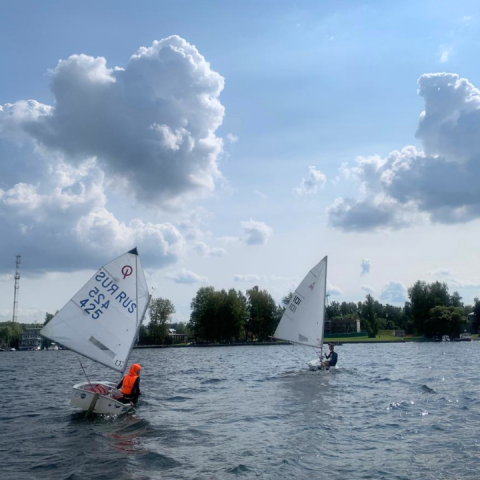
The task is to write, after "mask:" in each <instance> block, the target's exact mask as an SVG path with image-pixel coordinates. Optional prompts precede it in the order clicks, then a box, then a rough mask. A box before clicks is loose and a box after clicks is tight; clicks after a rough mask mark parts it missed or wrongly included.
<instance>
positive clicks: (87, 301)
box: [79, 265, 137, 320]
mask: <svg viewBox="0 0 480 480" xmlns="http://www.w3.org/2000/svg"><path fill="white" fill-rule="evenodd" d="M127 267H129V268H128V269H127ZM132 273H133V268H132V267H130V266H129V265H126V266H125V267H123V268H122V275H124V278H125V277H127V276H129V275H131V274H132ZM94 280H95V281H96V282H97V284H96V286H95V285H91V284H90V285H89V286H90V287H92V286H93V288H92V289H91V290H90V291H89V292H88V298H86V295H85V294H84V295H83V296H82V297H80V298H83V299H82V300H81V301H80V302H79V305H80V307H81V308H82V309H83V310H84V311H85V312H86V313H88V314H89V315H91V317H92V318H93V319H94V320H97V319H98V318H100V316H101V315H102V314H103V313H104V312H105V311H106V310H108V308H109V307H110V301H112V302H118V303H119V304H120V305H121V306H122V307H123V308H125V310H126V311H127V312H128V313H129V314H133V313H135V310H136V308H137V304H136V303H135V302H134V301H133V300H132V299H131V298H130V297H129V296H128V295H127V293H125V292H124V291H123V290H120V287H119V286H118V285H117V284H116V283H115V282H114V280H113V278H111V277H109V276H108V275H107V273H106V272H105V271H103V270H100V271H99V272H98V273H97V275H95V277H94Z"/></svg>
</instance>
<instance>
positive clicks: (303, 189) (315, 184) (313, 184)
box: [293, 167, 327, 197]
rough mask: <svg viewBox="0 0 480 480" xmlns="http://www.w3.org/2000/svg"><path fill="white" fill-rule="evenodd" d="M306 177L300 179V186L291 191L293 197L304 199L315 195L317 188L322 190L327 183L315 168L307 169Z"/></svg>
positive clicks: (323, 175)
mask: <svg viewBox="0 0 480 480" xmlns="http://www.w3.org/2000/svg"><path fill="white" fill-rule="evenodd" d="M308 169H309V172H308V177H307V178H302V181H301V182H300V185H299V186H298V187H296V188H294V189H293V193H294V195H296V196H297V197H304V196H309V195H315V194H316V193H317V192H318V189H319V188H324V187H325V184H326V183H327V177H326V175H325V174H323V173H322V172H321V171H320V170H317V169H316V168H315V167H308Z"/></svg>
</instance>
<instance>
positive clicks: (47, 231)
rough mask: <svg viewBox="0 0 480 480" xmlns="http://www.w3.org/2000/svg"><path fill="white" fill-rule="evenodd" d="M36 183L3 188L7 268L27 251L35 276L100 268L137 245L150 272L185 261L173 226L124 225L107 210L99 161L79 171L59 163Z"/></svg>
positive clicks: (0, 207)
mask: <svg viewBox="0 0 480 480" xmlns="http://www.w3.org/2000/svg"><path fill="white" fill-rule="evenodd" d="M38 180H39V181H38V183H37V184H26V183H18V184H16V185H14V186H13V187H12V188H10V189H8V190H2V189H0V221H1V222H2V225H3V227H4V228H5V231H6V232H8V235H5V236H4V237H3V239H2V240H3V248H2V249H1V250H0V259H1V260H2V261H1V262H0V264H1V265H3V266H4V267H3V268H7V265H8V264H7V262H6V261H4V259H5V260H6V258H4V257H5V256H8V255H10V252H11V251H19V252H29V258H28V265H29V269H30V270H31V271H33V272H35V271H37V272H45V271H64V270H67V271H69V270H72V269H73V270H74V269H78V268H82V269H84V268H94V267H98V266H99V265H101V264H102V263H104V262H105V261H106V260H107V259H108V258H110V257H111V256H114V255H119V254H121V253H123V252H125V251H127V250H129V249H131V248H133V247H134V246H138V247H139V250H140V252H141V255H142V258H144V261H145V263H146V264H149V265H151V267H161V266H166V265H169V264H172V263H175V262H176V261H177V260H179V259H180V258H182V257H184V256H185V253H186V243H185V239H184V238H183V236H182V235H181V233H180V232H179V231H178V230H177V229H176V228H175V227H174V226H173V225H172V224H169V223H161V224H152V223H145V222H143V221H142V220H140V219H133V220H131V221H130V222H129V223H124V222H120V221H119V220H117V218H116V217H115V216H114V215H113V214H112V213H111V212H110V211H109V210H107V208H106V195H105V191H104V188H105V184H104V175H103V172H102V171H101V170H100V169H99V168H98V166H97V164H96V162H95V161H87V162H85V163H83V164H81V165H78V166H75V167H72V166H69V165H68V164H65V163H63V162H61V161H58V162H57V163H56V164H54V165H53V166H52V165H50V166H48V168H46V169H45V171H44V174H43V177H40V178H38Z"/></svg>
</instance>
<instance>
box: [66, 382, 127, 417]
mask: <svg viewBox="0 0 480 480" xmlns="http://www.w3.org/2000/svg"><path fill="white" fill-rule="evenodd" d="M97 387H99V388H97ZM102 387H104V388H102ZM95 389H96V390H99V391H105V390H106V394H104V395H103V394H98V399H97V402H96V404H95V407H94V409H93V411H92V413H97V414H103V415H121V414H122V413H126V412H128V411H129V410H130V409H131V408H132V406H131V405H129V404H124V403H121V402H119V401H118V400H115V398H113V397H115V396H116V395H118V393H119V392H118V390H117V389H116V385H115V384H114V383H111V382H98V381H94V382H83V383H78V384H77V385H74V386H73V390H72V396H71V403H72V405H73V406H74V407H77V408H80V409H81V410H84V411H88V410H89V408H90V405H91V404H92V401H93V399H94V397H95V395H96V392H95ZM112 395H113V397H112Z"/></svg>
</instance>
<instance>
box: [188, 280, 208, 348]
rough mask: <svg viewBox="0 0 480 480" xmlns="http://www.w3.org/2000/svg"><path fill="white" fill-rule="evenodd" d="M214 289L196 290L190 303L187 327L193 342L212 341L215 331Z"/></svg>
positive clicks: (203, 288)
mask: <svg viewBox="0 0 480 480" xmlns="http://www.w3.org/2000/svg"><path fill="white" fill-rule="evenodd" d="M214 296H215V289H214V288H213V287H202V288H199V289H198V290H197V294H196V295H195V298H194V299H193V300H192V302H191V303H190V307H191V309H192V313H191V314H190V322H189V324H188V327H189V328H190V330H191V331H192V332H193V335H194V336H195V340H197V339H202V340H212V341H213V340H214V339H215V331H214V330H215V329H214V326H213V322H214V317H215V300H214Z"/></svg>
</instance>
